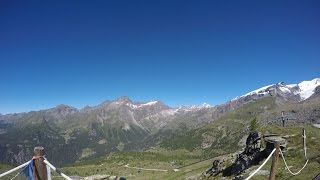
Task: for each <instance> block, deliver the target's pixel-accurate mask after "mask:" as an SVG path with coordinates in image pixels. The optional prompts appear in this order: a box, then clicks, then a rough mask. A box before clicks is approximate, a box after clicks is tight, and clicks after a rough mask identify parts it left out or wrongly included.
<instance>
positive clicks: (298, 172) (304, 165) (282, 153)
mask: <svg viewBox="0 0 320 180" xmlns="http://www.w3.org/2000/svg"><path fill="white" fill-rule="evenodd" d="M280 154H281V156H282V159H283V161H284V164H285V165H286V168H287V169H288V171H289V172H290V173H291V174H292V175H294V176H295V175H298V174H299V173H300V172H301V171H302V170H303V169H304V168H305V167H306V166H307V164H308V162H309V159H307V161H306V163H305V164H304V166H303V167H302V168H301V169H300V170H299V171H298V172H296V173H294V172H292V171H291V170H290V169H289V167H288V165H287V162H286V160H285V159H284V156H283V153H282V151H281V150H280Z"/></svg>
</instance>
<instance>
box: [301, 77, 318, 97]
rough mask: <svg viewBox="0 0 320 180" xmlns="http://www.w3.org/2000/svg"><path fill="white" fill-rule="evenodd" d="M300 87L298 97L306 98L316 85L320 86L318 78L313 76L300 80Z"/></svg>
mask: <svg viewBox="0 0 320 180" xmlns="http://www.w3.org/2000/svg"><path fill="white" fill-rule="evenodd" d="M298 86H299V88H300V93H299V94H300V97H301V99H302V100H305V99H308V98H309V97H310V96H311V95H312V94H313V93H314V90H315V88H316V87H317V86H320V78H315V79H313V80H311V81H302V82H301V83H299V84H298Z"/></svg>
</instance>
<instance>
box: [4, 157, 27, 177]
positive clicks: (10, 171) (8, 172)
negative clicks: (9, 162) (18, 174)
mask: <svg viewBox="0 0 320 180" xmlns="http://www.w3.org/2000/svg"><path fill="white" fill-rule="evenodd" d="M30 162H31V160H30V161H28V162H26V163H24V164H21V165H20V166H18V167H15V168H13V169H11V170H9V171H7V172H4V173H2V174H0V177H3V176H5V175H8V174H10V173H12V172H14V171H16V170H18V169H21V168H23V167H25V166H27V165H28V164H29V163H30Z"/></svg>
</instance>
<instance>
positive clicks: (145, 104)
mask: <svg viewBox="0 0 320 180" xmlns="http://www.w3.org/2000/svg"><path fill="white" fill-rule="evenodd" d="M157 103H158V101H150V102H147V103H144V104H133V103H127V104H126V105H127V106H129V107H130V108H132V109H138V108H142V107H144V106H152V105H155V104H157Z"/></svg>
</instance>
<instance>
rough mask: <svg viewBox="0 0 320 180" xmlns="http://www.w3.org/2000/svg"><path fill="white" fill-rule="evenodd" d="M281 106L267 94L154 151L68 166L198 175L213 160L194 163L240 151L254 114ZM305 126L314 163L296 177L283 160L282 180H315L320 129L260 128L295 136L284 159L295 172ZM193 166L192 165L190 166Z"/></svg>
mask: <svg viewBox="0 0 320 180" xmlns="http://www.w3.org/2000/svg"><path fill="white" fill-rule="evenodd" d="M278 108H279V107H277V106H276V105H275V103H274V99H273V98H271V97H270V98H264V99H261V100H258V101H256V102H253V103H249V104H247V105H244V106H242V107H240V108H238V109H236V110H234V111H232V112H231V113H228V114H227V115H225V116H223V117H221V118H219V119H218V120H216V121H214V122H211V123H210V124H208V125H207V126H205V127H203V128H200V129H197V130H193V131H190V132H188V133H186V135H185V136H178V137H176V138H173V139H170V140H168V141H165V142H163V143H162V144H161V145H160V146H159V147H156V149H153V150H150V151H149V152H127V153H115V154H113V155H110V156H108V157H102V158H98V159H96V160H92V161H83V162H80V163H76V164H73V165H72V167H65V168H64V169H63V170H64V171H65V172H66V173H67V174H71V175H80V176H89V175H94V174H107V175H119V176H124V177H127V178H128V179H186V178H194V179H196V178H199V177H200V176H201V173H203V172H205V171H206V170H207V169H208V168H209V167H210V166H211V163H212V159H210V160H206V161H202V162H201V163H196V164H193V163H194V162H198V161H200V160H202V159H206V158H209V157H216V156H218V155H226V154H229V153H233V152H236V151H237V150H239V149H240V147H239V146H238V143H239V141H240V139H241V138H242V137H243V136H244V135H246V134H248V131H247V127H248V125H249V124H250V121H251V120H252V119H253V118H254V117H257V118H258V120H261V119H263V118H264V117H266V116H268V115H269V114H271V113H275V112H277V111H278ZM295 108H297V107H295ZM302 128H306V130H307V137H308V139H307V146H308V152H307V154H308V157H309V159H310V163H309V164H308V166H307V167H306V168H305V169H304V170H303V171H302V172H301V174H300V175H298V176H295V177H293V176H291V175H290V174H289V173H288V172H287V171H286V170H285V168H284V164H283V161H282V160H280V161H279V164H278V169H277V178H278V179H302V178H304V179H312V177H314V176H315V175H316V174H318V173H319V172H320V151H319V149H320V143H319V142H320V129H317V128H315V127H312V126H310V125H304V126H288V127H285V128H283V127H280V126H276V125H272V126H270V125H269V126H260V127H259V131H260V132H262V133H264V134H267V133H277V134H280V135H290V136H289V138H288V146H287V147H288V148H289V150H288V151H287V152H286V154H285V157H286V159H287V161H288V164H289V166H292V170H293V171H294V172H295V171H297V170H298V169H299V168H300V167H302V165H303V163H304V158H303V151H302V138H301V131H302ZM205 136H206V137H210V138H211V139H213V142H212V145H211V147H210V148H207V149H201V148H200V147H201V144H202V142H203V139H204V137H205ZM228 163H230V162H228ZM270 163H271V161H270V162H268V163H267V164H266V166H265V167H264V168H263V169H265V170H269V169H270ZM126 164H129V166H130V167H141V168H149V169H153V168H157V169H167V170H169V171H168V172H157V171H146V170H138V169H130V168H126V167H125V165H126ZM188 164H192V165H190V166H185V165H188ZM226 166H227V165H226ZM179 167H181V168H179ZM257 167H258V166H256V167H252V168H250V169H249V170H247V171H246V172H245V173H244V175H245V176H247V174H248V173H249V172H251V171H253V170H254V169H255V168H257ZM174 168H179V170H180V171H178V172H174V171H173V169H174ZM211 179H221V175H219V176H217V177H211ZM227 179H228V178H227ZM253 179H267V176H263V175H260V176H255V177H254V178H253Z"/></svg>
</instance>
